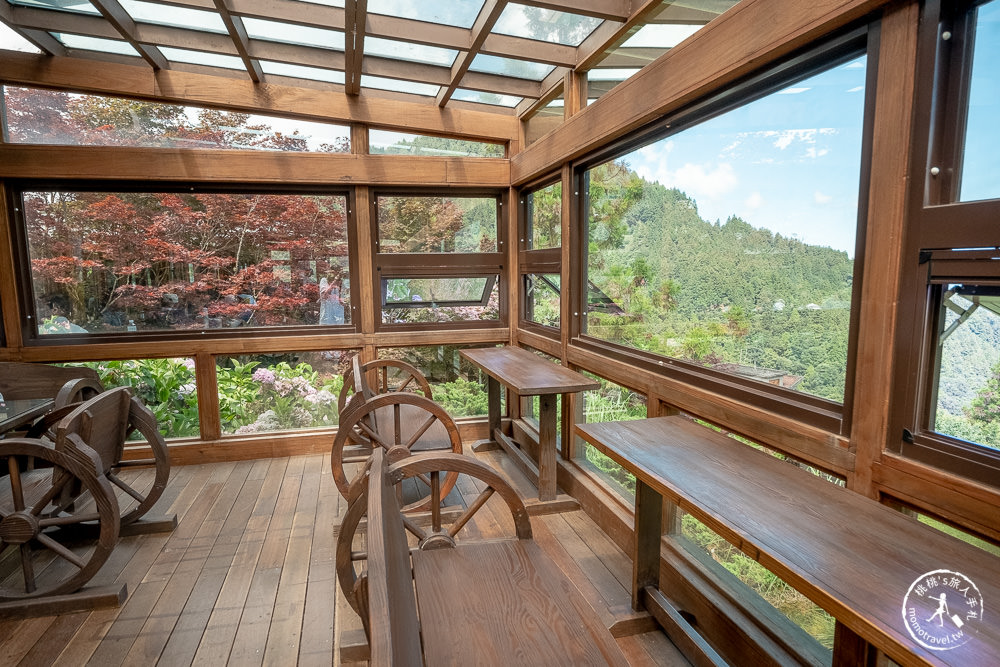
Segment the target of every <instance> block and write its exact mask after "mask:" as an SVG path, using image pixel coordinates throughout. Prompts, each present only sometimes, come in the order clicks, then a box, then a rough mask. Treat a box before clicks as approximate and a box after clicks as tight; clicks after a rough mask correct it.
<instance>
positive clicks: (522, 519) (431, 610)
mask: <svg viewBox="0 0 1000 667" xmlns="http://www.w3.org/2000/svg"><path fill="white" fill-rule="evenodd" d="M446 471H457V472H460V473H462V474H466V475H470V476H472V477H475V478H476V479H477V480H479V483H480V486H483V485H484V486H485V489H484V490H483V492H482V494H481V495H480V496H479V499H477V500H476V501H474V502H473V503H471V504H470V505H469V507H468V509H467V510H466V511H465V512H464V513H463V514H462V515H461V516H460V517H459V518H458V519H456V520H455V522H454V523H453V524H452V525H450V526H448V525H444V523H443V521H442V520H441V516H440V513H439V512H438V511H436V510H435V509H434V508H438V507H440V500H441V498H440V495H439V494H432V495H434V497H433V498H432V500H433V504H432V515H434V517H433V519H432V523H431V526H430V527H429V528H426V529H424V528H420V527H417V526H414V525H412V523H411V522H410V521H409V519H408V518H407V517H406V516H405V515H403V514H402V513H401V512H400V508H399V503H398V501H397V493H396V488H395V485H396V484H398V483H399V482H401V481H402V480H403V479H406V478H408V477H412V476H415V475H427V476H429V477H430V479H431V483H432V488H435V489H436V490H438V491H439V490H440V484H439V478H440V476H441V474H442V473H444V472H446ZM494 494H496V495H499V496H500V497H501V498H502V499H503V500H504V501H505V502H506V505H507V507H508V508H509V510H510V512H511V514H512V516H513V519H514V525H515V531H516V535H514V536H512V537H511V538H510V539H502V540H495V541H471V540H466V541H458V539H460V531H461V529H462V527H463V526H464V525H465V524H466V522H468V520H469V519H470V518H471V517H472V516H473V515H474V514H475V513H476V512H477V511H479V510H480V509H481V508H482V507H483V506H484V505H485V503H486V501H487V500H488V499H489V498H490V497H491V496H492V495H494ZM350 496H351V497H350V504H349V506H348V510H347V513H346V514H345V516H344V520H343V523H342V525H341V529H340V533H339V535H338V544H337V571H338V577H339V579H340V583H341V586H342V589H343V591H344V593H345V595H346V596H347V598H348V600H349V601H350V602H351V604H352V606H353V607H354V608H355V610H356V611H358V612H359V614H360V615H361V617H362V622H363V624H364V627H365V631H366V634H367V636H368V640H369V646H370V659H371V664H372V665H379V666H381V665H421V664H427V665H471V664H491V665H546V666H551V667H555V666H557V665H573V666H577V665H626V664H627V662H626V660H625V657H624V655H623V654H622V652H621V650H620V649H619V648H618V645H617V644H616V642H615V640H614V638H613V637H612V635H611V633H610V632H609V630H608V629H607V628H606V627H605V626H604V625H603V624H602V623H601V620H600V618H599V617H598V615H597V612H596V611H595V610H594V609H593V608H592V607H590V606H589V604H588V603H587V602H586V600H584V598H583V596H582V594H581V593H580V592H579V591H578V590H577V589H576V587H575V586H574V585H573V583H572V582H571V581H569V579H567V578H566V576H565V575H564V574H563V573H562V571H561V570H560V569H559V568H558V567H557V566H556V565H555V563H553V562H552V560H550V559H549V557H548V556H547V555H546V554H545V553H544V552H543V551H542V549H541V548H540V547H539V546H538V544H536V543H535V542H534V541H533V540H532V539H531V523H530V519H529V517H528V514H527V511H526V510H525V507H524V504H523V503H522V502H521V500H520V498H519V496H518V495H517V493H516V492H515V491H514V490H513V489H512V488H511V487H510V486H509V485H508V484H507V483H506V482H505V481H504V480H503V479H502V478H501V477H499V476H498V475H497V473H496V472H494V471H493V470H492V469H491V468H490V467H489V466H486V465H484V464H482V463H479V462H478V461H476V460H475V459H472V458H470V457H467V456H462V455H458V454H452V453H446V454H438V453H425V454H414V455H412V456H410V457H408V458H406V459H403V460H400V461H398V462H396V463H394V464H391V465H390V464H389V463H388V461H387V460H386V457H385V456H384V455H383V453H382V452H381V451H380V450H375V452H374V454H373V456H372V458H371V459H370V461H369V464H368V465H367V466H366V468H365V470H364V471H363V473H362V474H361V475H359V476H358V478H357V479H356V480H355V482H354V483H353V485H352V489H351V493H350ZM365 516H367V550H366V551H364V552H357V551H353V550H352V549H353V547H352V545H353V543H354V540H355V536H356V531H357V529H358V526H359V525H360V524H361V521H362V519H363V518H364V517H365ZM407 531H409V532H410V533H411V534H412V535H413V536H414V538H415V539H416V540H417V544H416V546H415V547H414V548H413V549H412V550H411V547H410V545H409V541H408V538H407ZM362 562H363V564H364V565H363V567H360V569H359V565H360V564H361V563H362Z"/></svg>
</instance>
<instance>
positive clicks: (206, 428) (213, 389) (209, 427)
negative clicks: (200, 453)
mask: <svg viewBox="0 0 1000 667" xmlns="http://www.w3.org/2000/svg"><path fill="white" fill-rule="evenodd" d="M194 375H195V384H196V385H197V387H198V425H199V428H200V430H201V439H202V440H218V439H219V438H221V437H222V419H221V417H220V416H219V376H218V373H217V372H216V368H215V356H214V355H212V354H209V353H208V352H199V353H198V354H196V355H195V357H194Z"/></svg>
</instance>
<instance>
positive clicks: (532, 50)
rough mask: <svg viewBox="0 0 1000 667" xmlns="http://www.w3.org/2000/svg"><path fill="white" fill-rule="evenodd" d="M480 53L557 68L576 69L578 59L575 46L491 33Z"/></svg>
mask: <svg viewBox="0 0 1000 667" xmlns="http://www.w3.org/2000/svg"><path fill="white" fill-rule="evenodd" d="M479 52H480V53H486V54H489V55H491V56H500V57H501V58H517V59H519V60H531V61H533V62H537V63H545V64H546V65H555V66H557V67H575V66H576V58H577V53H576V47H575V46H566V45H565V44H556V43H555V42H539V41H537V40H534V39H525V38H524V37H511V36H510V35H498V34H496V33H490V34H489V35H487V36H486V39H485V40H484V41H483V44H482V47H481V48H480V49H479Z"/></svg>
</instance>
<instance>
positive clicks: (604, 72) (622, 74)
mask: <svg viewBox="0 0 1000 667" xmlns="http://www.w3.org/2000/svg"><path fill="white" fill-rule="evenodd" d="M638 71H639V68H638V67H628V68H622V69H613V68H608V69H592V70H590V71H589V72H587V78H588V79H590V80H591V81H624V80H625V79H627V78H629V77H630V76H632V75H633V74H635V73H637V72H638Z"/></svg>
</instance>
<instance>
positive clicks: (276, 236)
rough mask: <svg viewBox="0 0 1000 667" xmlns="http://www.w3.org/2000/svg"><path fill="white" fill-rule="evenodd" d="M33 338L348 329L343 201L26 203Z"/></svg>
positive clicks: (76, 195) (143, 197) (100, 198)
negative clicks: (302, 327)
mask: <svg viewBox="0 0 1000 667" xmlns="http://www.w3.org/2000/svg"><path fill="white" fill-rule="evenodd" d="M22 202H23V218H24V230H25V234H26V240H27V252H28V258H29V261H30V267H29V269H30V278H31V290H32V292H31V294H32V297H33V304H32V305H33V309H34V319H33V320H32V322H33V326H32V333H34V334H37V335H40V336H51V335H59V334H86V333H115V332H126V333H127V332H132V331H179V330H191V329H202V330H203V329H231V328H242V327H287V326H297V325H308V324H323V325H336V324H349V323H350V322H351V308H350V268H349V265H350V263H349V259H348V242H347V217H346V216H347V201H346V197H345V196H343V195H302V194H246V193H191V192H183V193H182V192H93V191H89V192H77V191H51V190H40V189H39V190H27V191H24V192H23V193H22Z"/></svg>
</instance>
